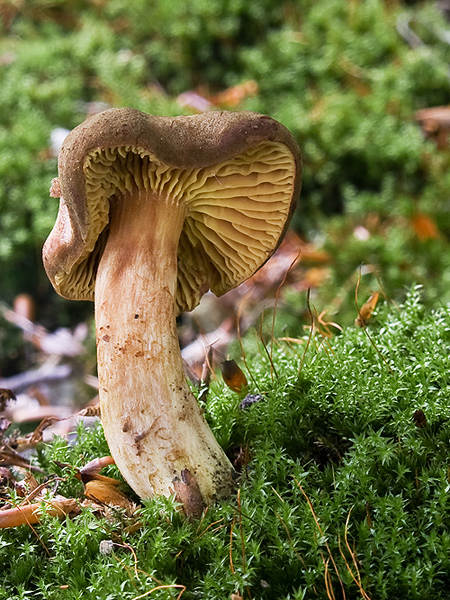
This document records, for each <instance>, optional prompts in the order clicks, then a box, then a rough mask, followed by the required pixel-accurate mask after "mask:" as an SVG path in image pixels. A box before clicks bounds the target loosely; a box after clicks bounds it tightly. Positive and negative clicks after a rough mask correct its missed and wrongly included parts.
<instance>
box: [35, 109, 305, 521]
mask: <svg viewBox="0 0 450 600" xmlns="http://www.w3.org/2000/svg"><path fill="white" fill-rule="evenodd" d="M58 172H59V178H58V179H54V180H53V182H52V188H51V195H53V196H55V197H60V207H59V213H58V217H57V220H56V223H55V226H54V228H53V230H52V232H51V233H50V235H49V237H48V239H47V241H46V243H45V245H44V249H43V260H44V266H45V269H46V271H47V274H48V277H49V279H50V281H51V282H52V284H53V286H54V288H55V290H56V291H57V292H58V293H59V294H60V295H62V296H63V297H65V298H68V299H72V300H94V296H95V320H96V337H97V359H98V378H99V395H100V406H101V415H102V423H103V427H104V431H105V436H106V439H107V442H108V444H109V448H110V451H111V454H112V456H113V458H114V460H115V462H116V464H117V466H118V467H119V470H120V471H121V473H122V475H123V476H124V477H125V479H126V480H127V482H128V483H129V485H130V486H131V487H132V488H133V489H134V491H135V492H136V493H137V494H138V495H139V496H141V497H142V498H149V497H152V496H153V495H155V494H161V495H166V496H169V495H172V494H175V493H176V494H177V495H178V496H179V497H183V498H185V500H183V503H184V504H185V505H189V504H190V503H191V504H192V503H194V504H195V505H196V506H197V508H198V509H199V510H200V506H199V505H200V504H202V502H203V503H205V504H208V503H211V502H213V501H215V500H217V499H219V498H223V497H226V496H227V495H229V494H230V493H231V490H232V484H233V468H232V466H231V463H230V462H229V460H228V458H227V456H226V455H225V453H224V451H223V449H222V448H221V447H220V445H219V444H218V442H217V441H216V439H215V438H214V436H213V434H212V432H211V430H210V428H209V426H208V425H207V422H206V420H205V418H204V416H203V414H202V410H201V409H200V407H199V405H198V403H197V401H196V399H195V397H194V396H193V394H192V392H191V390H190V387H189V385H188V383H187V381H186V378H185V374H184V369H183V361H182V358H181V353H180V348H179V343H178V337H177V329H176V316H177V314H179V313H180V312H181V311H185V310H192V309H193V308H194V307H195V306H196V305H197V304H198V303H199V301H200V298H201V296H202V294H203V293H204V292H206V291H207V290H209V289H210V290H212V291H213V292H214V293H215V294H216V295H221V294H224V293H225V292H226V291H227V290H229V289H231V288H233V287H235V286H237V285H239V284H240V283H241V282H242V281H244V280H245V279H247V278H248V277H249V276H250V275H252V274H253V273H254V272H255V271H256V270H257V269H258V268H259V267H260V266H261V265H262V264H263V263H265V262H266V260H267V259H268V258H269V257H270V256H271V255H272V253H273V252H274V251H275V249H276V248H277V246H278V244H279V243H280V241H281V238H282V237H283V235H284V233H285V231H286V229H287V226H288V223H289V220H290V217H291V215H292V212H293V210H294V207H295V202H296V198H297V196H298V194H299V192H300V185H301V184H300V181H301V160H300V151H299V149H298V146H297V143H296V142H295V140H294V138H293V137H292V135H291V134H290V133H289V132H288V130H287V129H286V128H285V127H283V126H282V125H281V124H280V123H278V122H277V121H275V120H273V119H271V118H269V117H266V116H263V115H259V114H256V113H251V112H240V113H239V112H209V113H205V114H200V115H195V116H188V117H175V118H169V117H156V116H151V115H147V114H144V113H142V112H139V111H137V110H134V109H131V108H119V109H110V110H106V111H104V112H102V113H99V114H96V115H94V116H92V117H90V118H89V119H87V120H86V121H85V122H84V123H82V124H81V125H79V126H78V127H76V128H75V129H74V130H73V131H72V132H71V133H70V134H69V135H68V136H67V138H66V139H65V141H64V144H63V146H62V149H61V151H60V154H59V161H58ZM190 490H193V491H192V494H191V495H192V496H193V497H192V498H191V499H190V500H189V494H190ZM186 498H187V499H186ZM199 498H201V500H199Z"/></svg>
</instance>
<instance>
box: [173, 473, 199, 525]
mask: <svg viewBox="0 0 450 600" xmlns="http://www.w3.org/2000/svg"><path fill="white" fill-rule="evenodd" d="M172 483H173V487H174V490H175V494H176V496H175V499H176V501H177V502H180V504H182V505H183V509H184V512H185V514H186V516H187V517H188V518H194V519H195V518H198V517H199V516H200V515H201V514H202V512H203V509H204V508H205V504H204V502H203V497H202V495H201V492H200V489H199V487H198V485H197V482H196V480H195V477H194V476H193V475H191V473H190V472H189V471H188V469H183V471H181V479H180V478H179V477H175V479H174V480H173V482H172Z"/></svg>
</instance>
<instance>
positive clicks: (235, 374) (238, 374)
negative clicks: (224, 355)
mask: <svg viewBox="0 0 450 600" xmlns="http://www.w3.org/2000/svg"><path fill="white" fill-rule="evenodd" d="M222 377H223V380H224V381H225V383H226V384H227V386H228V387H229V388H230V390H233V392H238V393H240V392H243V391H246V390H247V388H248V382H247V378H246V377H245V375H244V373H243V372H242V370H241V368H240V367H239V366H238V365H237V364H236V362H235V361H234V360H224V361H223V362H222Z"/></svg>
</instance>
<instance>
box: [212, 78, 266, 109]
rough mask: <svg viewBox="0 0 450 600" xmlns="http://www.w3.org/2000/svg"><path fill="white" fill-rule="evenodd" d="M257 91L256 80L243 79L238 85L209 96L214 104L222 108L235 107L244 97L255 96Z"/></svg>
mask: <svg viewBox="0 0 450 600" xmlns="http://www.w3.org/2000/svg"><path fill="white" fill-rule="evenodd" d="M257 93H258V84H257V83H256V81H253V80H250V81H244V82H243V83H240V84H238V85H235V86H233V87H230V88H227V89H226V90H223V91H222V92H219V93H218V94H216V95H215V96H212V98H210V100H211V102H212V103H213V104H214V105H215V106H221V107H223V108H235V107H236V106H238V105H239V104H241V102H243V101H244V100H245V99H246V98H248V97H250V96H256V94H257Z"/></svg>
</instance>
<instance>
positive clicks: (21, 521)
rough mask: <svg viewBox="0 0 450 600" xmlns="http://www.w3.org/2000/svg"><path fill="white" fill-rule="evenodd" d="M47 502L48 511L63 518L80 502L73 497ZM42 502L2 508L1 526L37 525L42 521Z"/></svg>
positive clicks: (0, 512) (0, 513) (0, 514)
mask: <svg viewBox="0 0 450 600" xmlns="http://www.w3.org/2000/svg"><path fill="white" fill-rule="evenodd" d="M46 504H47V509H46V513H47V514H48V515H52V516H55V517H59V518H63V517H65V516H66V515H68V514H69V513H71V512H73V511H74V510H76V509H77V507H78V502H77V501H76V500H75V499H73V498H62V497H61V498H59V499H58V500H51V501H49V502H48V503H46ZM41 512H42V502H36V503H34V504H26V505H23V506H15V507H14V508H8V509H7V510H0V528H5V527H18V526H19V525H35V524H36V523H39V522H40V519H41Z"/></svg>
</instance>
